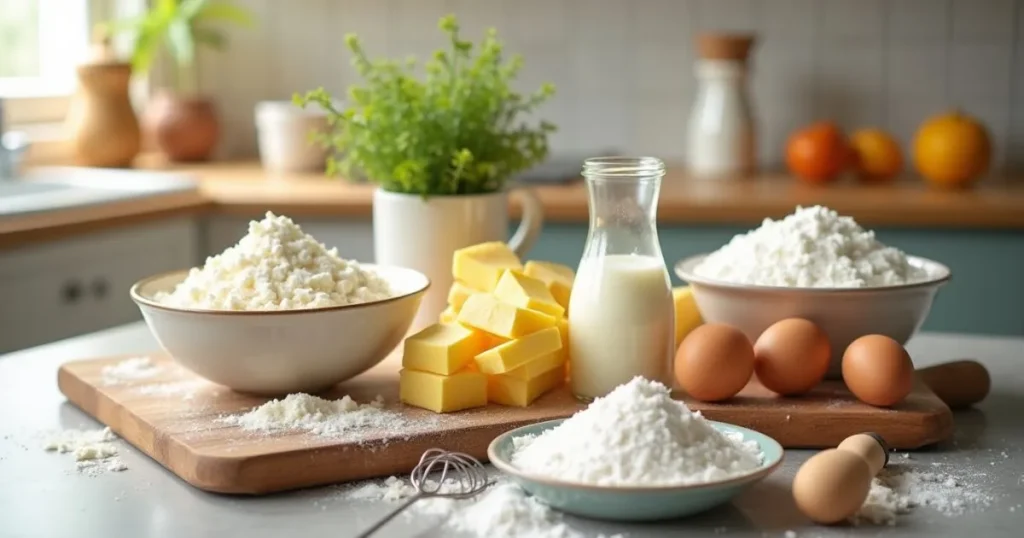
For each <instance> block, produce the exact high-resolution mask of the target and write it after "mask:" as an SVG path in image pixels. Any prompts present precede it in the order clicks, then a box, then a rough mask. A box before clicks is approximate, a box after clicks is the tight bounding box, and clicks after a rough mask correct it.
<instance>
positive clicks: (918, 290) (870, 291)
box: [675, 254, 950, 379]
mask: <svg viewBox="0 0 1024 538" xmlns="http://www.w3.org/2000/svg"><path fill="white" fill-rule="evenodd" d="M706 256H707V254H699V255H697V256H691V257H689V258H686V259H683V260H682V261H680V262H678V263H676V266H675V272H676V275H678V276H679V278H681V279H683V280H684V281H686V282H687V283H689V285H690V287H691V288H692V289H693V298H694V300H696V302H697V309H698V310H700V314H701V317H702V318H704V321H706V322H709V323H725V324H728V325H732V326H734V327H736V328H738V329H740V330H741V331H743V332H744V333H745V334H746V335H747V337H748V338H750V341H751V342H753V341H756V340H757V337H758V336H760V335H761V333H762V332H764V330H765V329H767V328H768V327H769V326H771V325H772V324H773V323H775V322H776V321H780V320H783V319H786V318H805V319H809V320H811V321H813V322H815V323H817V324H818V326H819V327H821V328H822V329H823V330H824V331H825V332H826V333H827V334H828V336H829V341H830V343H831V345H832V361H831V363H830V364H829V372H828V377H829V378H831V379H838V378H840V377H841V368H840V365H841V361H842V357H843V352H844V351H845V350H846V346H848V345H849V344H850V342H852V341H854V340H856V339H857V338H859V337H861V336H864V335H866V334H884V335H886V336H889V337H890V338H892V339H894V340H896V341H898V342H900V343H901V344H906V343H907V341H908V340H910V337H911V336H913V335H914V333H915V332H917V330H918V329H919V328H921V325H922V324H923V323H924V321H925V319H926V318H927V317H928V311H929V310H930V309H931V307H932V301H933V300H934V299H935V294H936V293H937V292H938V291H939V287H941V286H942V285H943V284H945V283H946V282H947V281H948V280H949V278H950V271H949V268H948V267H946V266H945V265H942V264H941V263H938V262H935V261H932V260H927V259H925V258H918V257H914V256H910V263H911V264H913V265H916V266H919V267H924V268H926V269H927V270H928V274H930V275H932V277H931V278H930V279H928V280H927V281H923V282H915V283H912V284H904V285H899V286H883V287H875V288H785V287H778V286H753V285H748V284H735V283H730V282H720V281H716V280H712V279H708V278H704V277H701V276H697V275H695V274H694V272H693V270H694V268H695V267H697V265H698V264H700V262H702V261H703V260H704V258H705V257H706Z"/></svg>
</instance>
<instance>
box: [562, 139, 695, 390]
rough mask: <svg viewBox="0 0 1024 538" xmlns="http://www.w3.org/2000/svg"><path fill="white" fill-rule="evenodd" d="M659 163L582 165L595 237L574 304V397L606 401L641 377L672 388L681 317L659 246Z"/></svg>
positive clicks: (590, 238)
mask: <svg viewBox="0 0 1024 538" xmlns="http://www.w3.org/2000/svg"><path fill="white" fill-rule="evenodd" d="M664 175H665V165H664V164H663V163H662V162H661V161H660V160H659V159H655V158H653V157H637V158H631V157H601V158H595V159H587V160H586V161H585V162H584V165H583V177H584V178H585V180H586V184H587V191H588V193H589V198H590V231H589V232H588V234H587V245H586V248H585V249H584V251H583V258H582V259H581V260H580V265H579V269H577V271H576V280H575V282H574V283H573V287H572V295H571V297H570V299H569V360H570V362H571V365H570V366H571V370H570V372H571V373H570V376H571V385H572V391H573V394H575V395H576V397H577V398H579V399H581V400H583V401H590V400H592V399H594V398H597V397H600V396H604V395H605V394H608V393H609V392H611V391H612V389H614V388H615V387H616V386H618V385H621V384H623V383H626V382H628V381H629V380H630V379H632V378H633V377H635V376H643V377H645V378H648V379H652V380H655V381H661V382H662V383H665V384H668V385H670V384H671V381H670V380H671V377H670V372H671V367H670V365H671V360H672V355H673V349H672V347H673V346H672V344H673V343H674V340H673V339H674V330H675V329H674V327H675V318H674V316H675V310H674V308H673V304H672V290H671V286H670V283H669V278H668V271H667V270H666V268H665V261H664V259H663V258H662V255H661V247H660V245H659V244H658V230H657V226H656V215H657V206H658V191H659V189H660V188H661V178H662V176H664Z"/></svg>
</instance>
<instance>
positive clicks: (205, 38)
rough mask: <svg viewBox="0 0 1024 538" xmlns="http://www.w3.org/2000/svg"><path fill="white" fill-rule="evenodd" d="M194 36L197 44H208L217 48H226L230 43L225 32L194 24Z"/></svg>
mask: <svg viewBox="0 0 1024 538" xmlns="http://www.w3.org/2000/svg"><path fill="white" fill-rule="evenodd" d="M192 37H193V38H195V41H196V43H197V44H201V45H207V46H209V47H210V48H212V49H216V50H224V49H225V48H226V47H227V45H228V40H227V37H225V36H224V33H223V32H221V31H219V30H214V29H212V28H201V27H195V26H193V27H192Z"/></svg>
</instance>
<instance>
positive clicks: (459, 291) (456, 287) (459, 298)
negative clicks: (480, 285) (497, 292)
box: [448, 280, 477, 314]
mask: <svg viewBox="0 0 1024 538" xmlns="http://www.w3.org/2000/svg"><path fill="white" fill-rule="evenodd" d="M474 293H477V290H474V289H473V288H471V287H469V286H467V285H465V284H463V283H462V282H459V281H457V280H456V281H455V282H452V287H451V289H449V290H448V308H450V309H452V310H453V311H454V312H455V313H456V314H458V313H459V310H462V304H463V303H465V302H466V299H469V296H470V295H473V294H474Z"/></svg>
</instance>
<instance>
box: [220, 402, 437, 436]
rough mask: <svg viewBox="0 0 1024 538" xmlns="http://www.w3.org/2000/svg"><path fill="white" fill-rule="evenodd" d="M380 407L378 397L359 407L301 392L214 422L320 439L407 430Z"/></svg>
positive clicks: (402, 419) (404, 421) (401, 421)
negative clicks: (370, 431)
mask: <svg viewBox="0 0 1024 538" xmlns="http://www.w3.org/2000/svg"><path fill="white" fill-rule="evenodd" d="M383 407H384V399H383V398H382V397H381V396H377V398H376V399H374V400H373V401H372V402H370V403H366V404H360V403H358V402H356V401H355V400H353V399H352V398H351V397H349V396H345V397H343V398H341V399H338V400H325V399H323V398H320V397H318V396H312V395H309V394H305V393H301V392H300V393H296V394H289V395H288V396H286V397H285V398H283V399H280V400H271V401H269V402H267V403H265V404H263V405H261V406H259V407H255V408H253V409H252V410H250V411H249V412H247V413H244V414H241V415H228V416H223V417H220V418H218V419H217V421H218V422H221V423H224V424H230V425H233V426H238V427H240V428H242V429H243V430H248V431H255V432H266V433H270V432H278V431H288V430H300V431H305V432H307V433H310V434H313V435H316V436H320V437H339V436H342V435H345V434H348V433H352V432H355V431H363V430H376V431H384V432H400V431H402V430H403V429H408V428H409V426H410V425H411V421H410V420H409V419H407V418H405V417H403V416H402V415H400V414H398V413H395V412H393V411H387V410H385V409H383ZM430 422H431V421H430V419H418V420H417V421H416V423H417V424H418V425H427V424H428V423H430Z"/></svg>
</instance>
